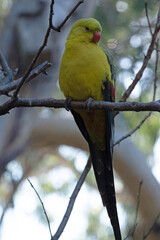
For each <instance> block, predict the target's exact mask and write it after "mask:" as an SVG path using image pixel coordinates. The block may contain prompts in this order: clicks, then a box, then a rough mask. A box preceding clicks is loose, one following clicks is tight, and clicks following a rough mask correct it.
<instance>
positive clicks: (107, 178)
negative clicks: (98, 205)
mask: <svg viewBox="0 0 160 240" xmlns="http://www.w3.org/2000/svg"><path fill="white" fill-rule="evenodd" d="M89 147H90V153H91V159H92V163H93V168H94V173H95V177H96V181H97V185H98V189H99V192H100V194H101V197H102V202H103V205H104V206H106V208H107V212H108V215H109V218H110V221H111V224H112V227H113V231H114V235H115V239H116V240H122V237H121V231H120V226H119V220H118V214H117V207H116V196H115V187H114V177H113V168H112V155H111V151H110V149H106V150H105V151H100V150H97V149H96V147H95V145H94V144H93V143H89Z"/></svg>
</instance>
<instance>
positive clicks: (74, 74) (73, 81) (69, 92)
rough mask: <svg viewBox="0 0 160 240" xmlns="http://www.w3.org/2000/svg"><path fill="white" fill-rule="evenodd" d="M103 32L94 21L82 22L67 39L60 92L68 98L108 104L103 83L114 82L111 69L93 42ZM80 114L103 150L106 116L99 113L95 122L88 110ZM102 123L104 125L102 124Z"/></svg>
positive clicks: (90, 19) (74, 27)
mask: <svg viewBox="0 0 160 240" xmlns="http://www.w3.org/2000/svg"><path fill="white" fill-rule="evenodd" d="M86 27H88V28H89V31H87V30H86ZM101 30H102V28H101V25H100V24H99V22H98V21H97V20H95V19H93V18H89V19H82V20H79V21H77V22H76V23H75V24H74V25H73V27H72V29H71V31H70V34H69V36H68V38H67V42H66V45H65V51H64V54H63V57H62V61H61V66H60V73H59V84H60V88H61V90H62V92H63V93H64V95H65V97H70V98H72V99H74V100H87V99H88V98H89V97H92V98H93V99H95V100H96V101H103V100H104V96H103V92H102V89H103V80H105V79H106V77H107V78H108V79H109V80H110V81H111V82H112V80H111V72H110V65H109V63H108V60H107V57H106V55H105V53H104V52H103V50H102V49H101V47H100V46H99V45H98V44H97V43H94V42H92V41H91V39H92V37H93V34H94V32H96V31H101ZM76 111H77V112H78V113H79V114H80V115H81V117H82V119H83V120H84V122H85V125H86V128H87V130H88V132H89V135H90V137H91V139H92V141H93V142H94V143H96V145H97V147H98V148H99V149H101V150H103V149H104V148H105V125H106V122H105V112H104V111H98V112H95V113H94V115H95V119H94V121H92V122H91V117H90V115H89V114H88V113H87V112H86V111H85V110H76ZM100 121H102V123H103V124H102V123H101V124H100ZM98 125H99V127H98ZM97 127H98V128H99V129H97Z"/></svg>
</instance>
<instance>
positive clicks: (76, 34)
mask: <svg viewBox="0 0 160 240" xmlns="http://www.w3.org/2000/svg"><path fill="white" fill-rule="evenodd" d="M101 32H102V27H101V25H100V23H99V22H98V21H97V20H96V19H94V18H84V19H80V20H78V21H77V22H76V23H75V24H74V25H73V26H72V29H71V31H70V33H69V35H68V38H67V40H77V41H80V42H94V43H98V42H99V40H100V37H101Z"/></svg>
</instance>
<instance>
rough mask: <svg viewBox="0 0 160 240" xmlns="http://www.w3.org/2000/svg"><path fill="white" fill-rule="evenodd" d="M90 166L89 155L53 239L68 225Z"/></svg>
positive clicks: (55, 239) (56, 238) (57, 237)
mask: <svg viewBox="0 0 160 240" xmlns="http://www.w3.org/2000/svg"><path fill="white" fill-rule="evenodd" d="M90 168H91V158H90V157H89V158H88V161H87V164H86V166H85V168H84V170H83V172H82V175H81V177H80V179H79V180H78V182H77V185H76V187H75V189H74V191H73V193H72V195H71V197H70V200H69V204H68V207H67V210H66V212H65V214H64V217H63V219H62V222H61V224H60V225H59V227H58V230H57V232H56V233H55V235H54V236H53V237H52V238H51V240H58V239H59V237H60V236H61V234H62V232H63V230H64V228H65V226H66V224H67V222H68V220H69V217H70V215H71V212H72V209H73V206H74V203H75V200H76V198H77V195H78V193H79V191H80V189H81V187H82V185H83V183H84V181H85V178H86V176H87V174H88V172H89V170H90Z"/></svg>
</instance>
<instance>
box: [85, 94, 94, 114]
mask: <svg viewBox="0 0 160 240" xmlns="http://www.w3.org/2000/svg"><path fill="white" fill-rule="evenodd" d="M93 102H94V99H93V98H91V97H90V98H88V99H87V100H86V102H85V108H86V109H87V111H89V110H90V106H91V104H92V103H93Z"/></svg>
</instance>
